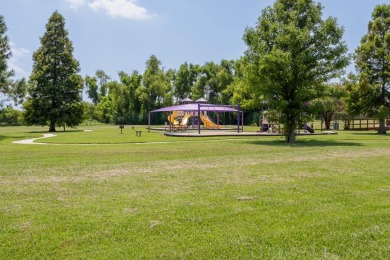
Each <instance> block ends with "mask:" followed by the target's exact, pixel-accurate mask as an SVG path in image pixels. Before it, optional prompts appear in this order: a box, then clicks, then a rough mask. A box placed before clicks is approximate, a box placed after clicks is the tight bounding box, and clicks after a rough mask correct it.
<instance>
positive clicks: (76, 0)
mask: <svg viewBox="0 0 390 260" xmlns="http://www.w3.org/2000/svg"><path fill="white" fill-rule="evenodd" d="M65 1H66V3H67V4H68V5H69V7H70V8H72V9H79V8H80V7H83V6H85V4H86V0H65Z"/></svg>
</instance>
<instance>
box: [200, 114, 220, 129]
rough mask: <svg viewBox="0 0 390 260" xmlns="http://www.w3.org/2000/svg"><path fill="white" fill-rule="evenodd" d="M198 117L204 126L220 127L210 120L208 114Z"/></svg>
mask: <svg viewBox="0 0 390 260" xmlns="http://www.w3.org/2000/svg"><path fill="white" fill-rule="evenodd" d="M200 119H201V120H202V122H203V124H204V126H205V127H206V128H216V129H219V128H220V125H217V124H216V123H214V122H212V121H211V120H210V118H209V117H208V116H204V115H200Z"/></svg>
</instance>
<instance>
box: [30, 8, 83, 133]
mask: <svg viewBox="0 0 390 260" xmlns="http://www.w3.org/2000/svg"><path fill="white" fill-rule="evenodd" d="M72 53H73V46H72V42H71V41H70V40H69V38H68V31H67V30H66V29H65V20H64V18H63V16H62V15H61V14H60V13H58V12H57V11H55V12H54V13H53V14H52V15H51V17H50V19H49V21H48V23H47V24H46V32H45V33H44V35H43V36H42V37H41V46H40V47H39V48H38V49H37V50H36V51H35V52H34V54H33V61H34V64H33V71H32V74H31V76H30V82H31V87H30V90H29V93H30V97H29V99H28V100H27V102H26V103H25V106H24V107H25V109H26V121H27V123H29V124H40V125H49V131H50V132H54V131H56V129H55V127H56V126H63V127H64V128H65V126H70V127H73V126H77V125H78V124H80V123H81V121H82V117H83V107H82V104H81V101H82V96H81V92H82V89H83V78H82V77H81V76H80V75H78V72H79V70H80V68H79V63H78V61H77V60H76V59H75V58H74V57H73V54H72Z"/></svg>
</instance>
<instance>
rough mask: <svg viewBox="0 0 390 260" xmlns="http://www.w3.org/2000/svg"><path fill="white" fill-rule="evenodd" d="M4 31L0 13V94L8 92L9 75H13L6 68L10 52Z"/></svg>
mask: <svg viewBox="0 0 390 260" xmlns="http://www.w3.org/2000/svg"><path fill="white" fill-rule="evenodd" d="M6 32H7V26H6V24H5V21H4V18H3V16H1V15H0V94H8V93H9V92H10V85H11V82H10V77H12V75H13V71H12V70H8V64H7V61H8V59H9V58H10V57H11V55H12V53H11V48H10V46H9V44H8V37H7V35H6V34H5V33H6ZM0 105H2V100H0Z"/></svg>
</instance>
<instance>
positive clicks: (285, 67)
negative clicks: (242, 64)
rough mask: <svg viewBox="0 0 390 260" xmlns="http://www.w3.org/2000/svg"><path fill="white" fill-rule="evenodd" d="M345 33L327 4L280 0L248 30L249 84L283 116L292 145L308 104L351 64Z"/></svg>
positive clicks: (245, 37)
mask: <svg viewBox="0 0 390 260" xmlns="http://www.w3.org/2000/svg"><path fill="white" fill-rule="evenodd" d="M342 35H343V29H342V28H341V27H339V26H338V25H337V22H336V19H335V18H332V17H330V18H327V19H326V20H323V19H322V6H321V4H319V3H315V2H314V1H312V0H277V1H276V2H275V4H274V5H273V6H270V7H268V8H266V9H264V10H263V11H262V14H261V16H260V18H259V19H258V23H257V26H256V27H255V28H247V30H246V32H245V34H244V40H245V42H246V44H247V45H248V50H247V51H246V56H247V62H248V63H249V66H247V68H246V72H245V73H247V74H249V75H247V76H246V78H247V80H248V81H249V82H248V83H247V84H249V85H250V88H251V91H253V92H255V93H257V95H256V96H257V98H261V97H264V99H266V100H267V102H268V104H270V106H272V107H274V108H276V109H277V110H279V111H280V112H281V114H282V117H281V121H282V123H284V126H285V131H286V139H287V141H288V142H294V141H295V129H296V128H297V125H298V124H299V117H300V114H301V113H302V112H304V111H305V106H306V104H307V102H309V101H311V100H312V99H314V98H316V97H317V96H318V95H319V93H320V92H321V91H322V89H323V83H326V82H327V81H329V80H330V79H332V78H335V77H337V76H339V75H340V74H341V73H342V71H343V68H344V67H345V66H346V65H347V64H348V56H347V55H346V51H347V47H346V44H345V42H343V41H342Z"/></svg>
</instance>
